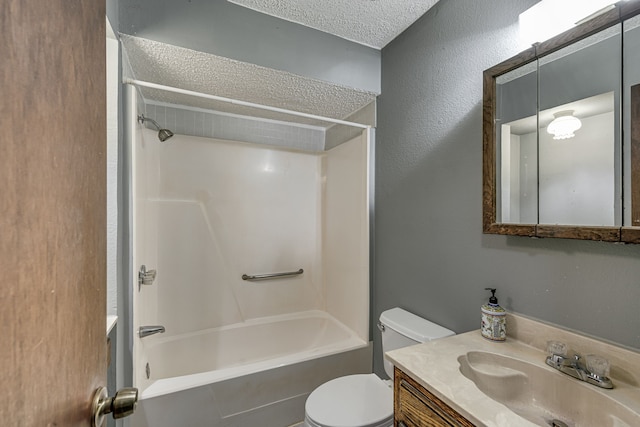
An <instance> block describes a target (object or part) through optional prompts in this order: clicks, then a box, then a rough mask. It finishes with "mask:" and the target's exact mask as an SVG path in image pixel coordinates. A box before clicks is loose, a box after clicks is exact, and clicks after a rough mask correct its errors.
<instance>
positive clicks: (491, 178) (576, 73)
mask: <svg viewBox="0 0 640 427" xmlns="http://www.w3.org/2000/svg"><path fill="white" fill-rule="evenodd" d="M639 12H640V1H638V0H635V1H631V2H629V1H627V2H620V3H619V4H617V5H616V7H615V8H613V9H611V10H609V11H608V12H605V13H604V14H602V15H600V16H598V17H596V18H594V19H592V20H591V21H587V22H586V23H584V24H582V25H580V26H578V27H576V28H575V29H573V30H570V31H568V32H565V33H563V34H561V35H559V36H557V37H555V38H553V39H551V40H548V41H546V42H544V43H540V44H537V45H535V46H533V47H532V48H530V49H528V50H526V51H524V52H522V53H520V54H519V55H517V56H515V57H514V58H511V59H509V60H507V61H505V62H503V63H501V64H498V65H497V66H495V67H492V68H490V69H489V70H486V71H485V73H484V117H483V120H484V127H483V139H484V147H483V148H484V158H483V162H484V165H483V166H484V170H483V180H484V182H483V187H484V188H483V191H484V197H483V202H484V211H483V222H484V224H483V229H484V232H485V233H490V234H507V235H519V236H530V237H560V238H574V239H590V240H603V241H624V242H630V243H640V180H638V179H636V178H637V177H638V175H640V149H638V148H636V149H635V151H634V147H635V146H640V135H638V134H640V130H639V129H636V130H635V135H636V136H635V137H634V124H635V127H636V128H637V127H640V124H638V120H639V119H638V118H639V115H638V114H639V113H640V112H639V111H638V110H640V107H639V106H638V104H640V102H639V101H638V96H640V84H639V83H640V58H638V57H639V55H637V53H636V54H631V52H638V51H639V49H640V15H638V13H639ZM636 15H638V16H636ZM623 48H624V51H623ZM634 49H635V50H634ZM634 87H635V88H636V89H634ZM634 105H635V106H636V107H635V110H634V108H633V106H634ZM621 125H622V126H621ZM623 129H624V131H623ZM634 141H635V142H634ZM634 152H635V154H636V155H635V157H633V155H634ZM633 181H638V183H637V185H635V186H634V185H633ZM634 189H635V192H634ZM634 196H635V197H634ZM634 203H635V204H636V205H637V206H636V205H634ZM634 213H635V215H634ZM633 218H635V220H634V219H633ZM634 227H637V228H634Z"/></svg>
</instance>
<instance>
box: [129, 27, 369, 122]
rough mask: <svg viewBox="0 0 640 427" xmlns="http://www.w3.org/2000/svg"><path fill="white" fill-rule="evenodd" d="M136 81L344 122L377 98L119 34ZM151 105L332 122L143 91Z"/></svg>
mask: <svg viewBox="0 0 640 427" xmlns="http://www.w3.org/2000/svg"><path fill="white" fill-rule="evenodd" d="M121 41H122V45H123V48H124V50H125V52H126V54H127V57H128V59H129V63H130V65H131V70H132V73H133V76H125V77H132V78H134V79H137V80H143V81H147V82H151V83H156V84H161V85H165V86H172V87H177V88H180V89H186V90H191V91H195V92H201V93H206V94H210V95H216V96H222V97H225V98H231V99H237V100H241V101H248V102H252V103H256V104H261V105H268V106H272V107H278V108H284V109H288V110H294V111H299V112H303V113H308V114H314V115H319V116H323V117H331V118H334V119H344V118H346V117H347V116H349V115H350V114H352V113H354V112H356V111H358V110H360V109H361V108H363V107H365V106H366V105H368V104H369V103H371V102H372V101H374V100H375V98H376V94H375V93H372V92H366V91H361V90H356V89H352V88H346V87H343V86H339V85H335V84H331V83H327V82H323V81H320V80H315V79H310V78H307V77H302V76H298V75H295V74H291V73H287V72H284V71H279V70H274V69H271V68H266V67H260V66H258V65H254V64H249V63H246V62H240V61H236V60H232V59H229V58H224V57H221V56H216V55H211V54H208V53H203V52H198V51H195V50H191V49H185V48H182V47H178V46H173V45H168V44H165V43H160V42H156V41H153V40H147V39H142V38H139V37H133V36H127V35H124V34H121ZM140 90H141V92H142V95H143V96H144V98H145V99H147V100H153V101H159V102H166V103H170V104H177V105H184V106H191V107H198V108H205V109H208V110H215V111H221V112H226V113H233V114H240V115H244V116H252V117H262V118H268V119H274V120H284V121H288V122H295V123H302V124H309V125H314V126H322V127H325V128H326V127H329V126H330V125H331V123H328V122H322V121H317V120H312V119H306V118H296V117H294V116H291V115H287V114H281V113H272V112H265V111H262V110H258V109H255V108H249V107H243V106H238V105H232V104H229V103H225V102H220V101H212V100H207V99H203V98H197V97H193V96H189V95H180V94H175V93H171V92H167V91H162V90H157V89H148V88H140Z"/></svg>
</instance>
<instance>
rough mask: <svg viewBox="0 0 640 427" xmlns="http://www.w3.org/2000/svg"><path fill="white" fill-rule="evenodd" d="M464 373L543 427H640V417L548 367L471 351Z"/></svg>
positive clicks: (604, 394)
mask: <svg viewBox="0 0 640 427" xmlns="http://www.w3.org/2000/svg"><path fill="white" fill-rule="evenodd" d="M458 362H459V364H460V372H461V373H462V375H464V376H465V377H467V378H468V379H470V380H471V381H473V382H474V383H475V385H476V386H477V387H478V388H479V389H480V391H482V392H483V393H484V394H486V395H487V396H488V397H490V398H491V399H493V400H495V401H497V402H499V403H502V404H503V405H505V406H506V407H508V408H509V409H510V410H511V411H513V412H515V413H516V414H518V415H520V416H521V417H523V418H525V419H527V420H529V421H531V422H533V423H534V424H537V425H541V426H550V425H552V423H553V420H560V421H562V422H564V423H565V424H566V425H568V426H570V427H576V426H599V427H607V426H610V427H633V426H640V414H637V413H635V412H633V411H631V410H630V409H629V408H627V407H625V406H624V405H622V404H621V403H619V402H618V401H616V400H614V399H613V398H611V397H610V396H608V395H607V393H611V390H605V389H600V388H597V387H595V386H592V385H589V384H587V383H584V382H582V381H579V380H577V379H574V378H571V377H569V376H567V375H565V374H563V373H561V372H559V371H555V370H553V369H552V368H548V369H547V368H546V365H542V363H544V362H541V365H540V366H538V365H535V364H533V363H529V362H526V361H523V360H518V359H514V358H510V357H505V356H502V355H499V354H496V353H488V352H483V351H472V352H469V353H467V354H465V355H463V356H460V357H459V358H458Z"/></svg>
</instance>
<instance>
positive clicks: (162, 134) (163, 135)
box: [138, 114, 173, 142]
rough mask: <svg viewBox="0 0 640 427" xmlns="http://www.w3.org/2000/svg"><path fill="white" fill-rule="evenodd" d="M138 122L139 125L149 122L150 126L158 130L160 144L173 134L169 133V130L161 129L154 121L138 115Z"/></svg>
mask: <svg viewBox="0 0 640 427" xmlns="http://www.w3.org/2000/svg"><path fill="white" fill-rule="evenodd" d="M138 121H139V122H140V123H141V124H144V122H151V124H153V125H154V126H155V127H156V129H158V139H159V140H160V142H165V141H166V140H167V139H169V138H171V137H172V136H173V132H171V131H170V130H169V129H162V128H161V127H160V125H159V124H158V123H157V122H156V121H155V120H153V119H150V118H149V117H145V116H144V114H140V115H139V116H138Z"/></svg>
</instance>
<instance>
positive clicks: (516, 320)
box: [385, 314, 640, 427]
mask: <svg viewBox="0 0 640 427" xmlns="http://www.w3.org/2000/svg"><path fill="white" fill-rule="evenodd" d="M507 316H508V318H507V325H508V328H507V331H508V338H507V341H506V342H501V343H497V342H492V341H489V340H487V339H485V338H482V336H481V334H480V331H479V330H478V331H472V332H468V333H465V334H460V335H456V336H453V337H449V338H443V339H439V340H434V341H430V342H427V343H424V344H419V345H415V346H411V347H406V348H402V349H398V350H394V351H390V352H388V353H386V354H385V357H386V358H387V359H388V360H389V361H391V362H392V363H393V364H394V365H395V381H394V420H395V421H394V426H396V427H405V426H406V427H440V426H455V427H458V426H464V427H466V426H485V427H506V426H522V427H525V426H550V425H558V426H562V425H567V426H571V427H572V426H583V425H598V426H612V427H613V426H616V427H632V426H638V425H640V352H637V351H633V350H629V349H625V348H622V347H618V346H615V345H612V344H608V343H605V342H602V341H598V340H595V339H593V338H589V337H586V336H583V335H580V334H577V333H574V332H571V331H567V330H565V329H562V328H559V327H555V326H552V325H549V324H546V323H542V322H538V321H535V320H532V319H529V318H526V317H523V316H519V315H513V314H508V315H507ZM548 341H554V342H562V343H565V344H566V346H567V347H568V349H569V354H568V355H567V358H568V360H578V359H577V358H575V359H574V354H579V355H583V356H584V355H588V354H597V355H599V356H602V357H604V358H606V359H608V361H609V362H610V373H607V376H608V377H609V378H610V379H611V381H612V382H613V386H614V388H613V389H605V388H601V387H597V386H595V385H592V384H589V383H587V382H586V381H581V380H579V379H577V378H574V377H572V376H571V375H566V374H565V373H563V372H561V371H560V370H558V369H556V368H554V367H552V366H550V365H549V364H548V362H547V351H546V350H547V342H548ZM580 360H582V359H580ZM554 422H555V423H556V424H554Z"/></svg>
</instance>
